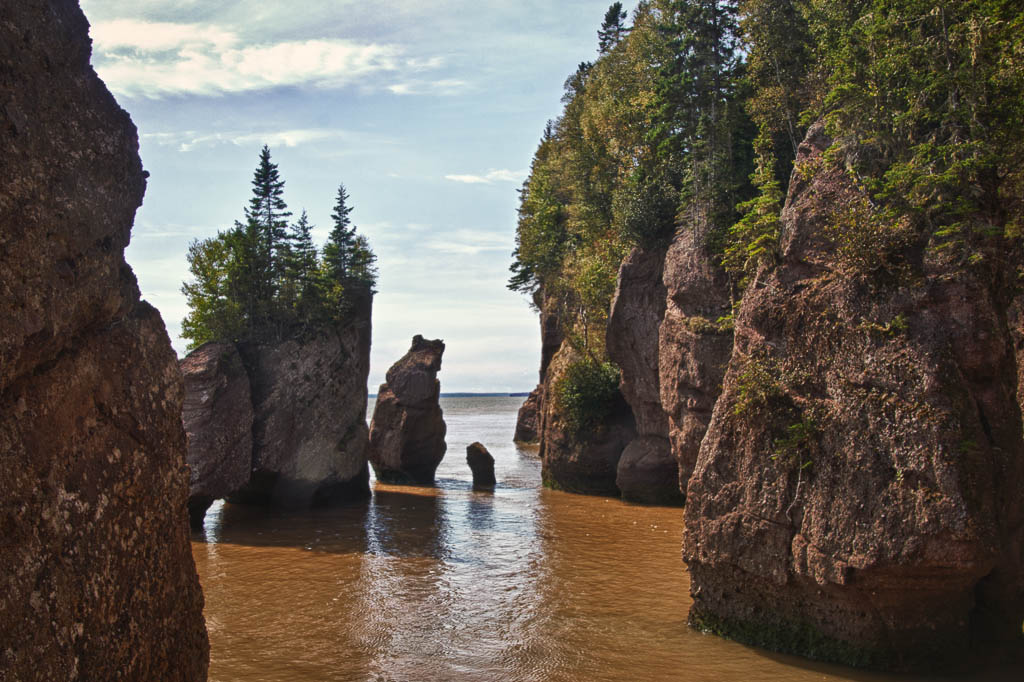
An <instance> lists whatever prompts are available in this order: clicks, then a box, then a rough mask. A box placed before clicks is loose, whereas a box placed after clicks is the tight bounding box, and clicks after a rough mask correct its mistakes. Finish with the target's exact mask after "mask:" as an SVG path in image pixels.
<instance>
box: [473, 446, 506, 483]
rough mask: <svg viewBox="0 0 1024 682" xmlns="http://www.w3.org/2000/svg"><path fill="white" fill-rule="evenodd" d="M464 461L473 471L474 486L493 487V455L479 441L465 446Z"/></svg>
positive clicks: (495, 481) (494, 481)
mask: <svg viewBox="0 0 1024 682" xmlns="http://www.w3.org/2000/svg"><path fill="white" fill-rule="evenodd" d="M466 462H467V463H468V464H469V468H470V470H472V472H473V487H474V488H493V487H494V486H495V485H497V483H498V482H497V480H495V478H494V457H492V456H491V453H489V452H488V451H487V448H485V447H484V446H483V445H482V444H481V443H473V444H472V445H469V446H466Z"/></svg>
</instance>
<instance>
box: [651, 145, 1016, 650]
mask: <svg viewBox="0 0 1024 682" xmlns="http://www.w3.org/2000/svg"><path fill="white" fill-rule="evenodd" d="M828 143H829V142H828V140H827V139H825V136H824V133H823V131H822V128H821V126H815V127H813V128H812V129H811V131H810V132H809V133H808V137H807V140H805V142H804V144H803V145H802V146H801V148H800V156H799V158H798V161H797V163H798V165H801V164H802V167H804V168H813V167H814V166H813V164H816V163H819V161H820V159H821V155H822V152H823V150H824V149H825V148H826V147H827V145H828ZM851 191H853V190H852V188H851V187H850V185H849V181H848V180H847V178H846V175H845V173H843V171H842V170H841V169H836V168H830V167H822V168H820V169H819V170H818V171H817V172H816V173H814V175H813V177H812V178H811V179H810V180H806V179H804V178H802V177H801V176H800V175H799V174H794V176H793V182H792V184H791V188H790V195H789V198H788V200H787V205H786V209H785V211H784V213H783V240H782V244H783V260H782V263H781V264H780V265H779V266H778V268H777V269H776V270H775V271H773V272H771V273H769V274H766V275H765V276H764V277H763V279H762V281H760V282H759V283H757V284H756V285H755V286H752V287H751V288H750V289H749V290H748V291H747V293H746V295H745V297H744V300H743V303H742V307H741V310H740V312H739V315H738V318H737V323H736V348H735V351H734V353H733V356H732V360H731V362H730V365H729V370H728V373H727V376H726V379H725V388H724V392H723V394H722V397H721V399H720V400H719V402H718V404H717V405H716V407H715V410H714V417H713V419H712V422H711V425H710V427H709V429H708V432H707V435H706V437H705V439H704V442H703V444H702V446H701V448H700V455H699V458H698V460H697V464H696V468H695V470H694V473H693V476H692V477H691V479H690V482H689V488H688V490H687V507H686V512H685V517H686V536H685V537H686V539H685V547H684V558H685V560H686V562H687V564H688V566H689V569H690V572H691V576H692V577H691V593H692V595H693V599H694V605H693V609H692V611H691V619H692V620H693V621H694V622H696V623H698V624H700V625H703V626H706V627H708V628H711V629H713V630H715V631H718V632H722V633H725V634H728V635H730V636H733V637H735V638H737V639H741V640H744V641H747V642H752V643H755V644H759V645H762V646H766V647H770V648H774V649H779V650H786V651H792V652H796V653H800V654H803V655H807V656H811V657H816V658H823V659H830V660H837V661H842V662H845V663H852V664H860V665H872V666H883V667H890V668H914V667H933V666H936V665H942V664H943V663H945V662H948V661H950V660H951V659H952V660H956V659H959V658H961V657H962V656H963V654H964V650H965V649H966V648H967V647H968V646H969V645H970V643H971V642H972V638H976V639H992V638H997V637H1002V638H1006V639H1016V640H1018V641H1019V639H1020V624H1021V620H1022V616H1024V612H1022V608H1021V607H1022V594H1024V586H1022V572H1021V564H1022V556H1021V554H1022V547H1024V537H1022V532H1024V524H1022V521H1024V510H1022V503H1024V501H1022V498H1021V495H1020V490H1021V489H1022V484H1024V452H1022V449H1024V448H1022V440H1021V413H1020V407H1019V405H1018V400H1017V365H1016V362H1015V359H1014V354H1013V344H1012V343H1011V335H1010V331H1009V330H1008V329H1007V323H1006V315H1005V301H1002V300H1001V296H1000V294H999V292H1000V291H1001V290H1005V289H1004V287H1003V284H1002V283H1000V282H999V281H998V278H997V276H995V275H992V273H991V272H990V273H989V274H988V275H986V274H982V273H983V271H982V269H980V268H979V269H977V270H973V271H972V270H970V269H967V268H963V267H960V266H949V265H946V264H944V263H943V262H941V261H939V260H938V259H937V257H936V256H935V255H934V254H929V252H927V251H922V252H920V258H921V259H922V260H921V261H920V263H919V264H918V265H916V266H914V267H915V268H916V269H917V271H918V274H915V275H913V276H906V277H905V278H903V279H902V280H901V279H900V278H897V277H890V278H888V279H883V278H875V279H868V280H864V279H858V278H856V277H847V276H844V275H842V274H841V273H839V272H837V270H836V264H837V262H838V261H839V256H838V254H837V251H836V247H835V246H834V245H833V244H832V243H831V242H830V241H829V240H828V238H827V235H826V234H825V232H824V227H825V225H826V223H827V220H828V210H829V208H830V207H831V206H834V205H837V204H839V203H841V200H842V199H843V198H844V197H845V196H846V194H845V193H848V192H851ZM664 390H665V389H664V384H663V392H664Z"/></svg>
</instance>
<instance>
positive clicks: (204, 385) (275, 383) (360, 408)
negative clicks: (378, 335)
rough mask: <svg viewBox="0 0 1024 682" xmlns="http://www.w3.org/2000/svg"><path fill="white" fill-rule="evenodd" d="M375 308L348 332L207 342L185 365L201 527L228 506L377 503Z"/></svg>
mask: <svg viewBox="0 0 1024 682" xmlns="http://www.w3.org/2000/svg"><path fill="white" fill-rule="evenodd" d="M370 306H371V303H370V301H369V299H367V300H366V301H364V302H363V305H362V306H360V307H358V308H357V310H356V312H355V313H354V314H353V316H352V318H351V320H350V321H349V323H348V324H346V325H345V326H343V327H341V328H339V329H321V330H319V331H318V332H317V333H316V334H315V335H312V336H308V337H306V336H304V337H300V338H293V339H289V340H286V341H283V342H280V343H242V344H238V345H237V347H236V345H235V344H223V343H218V344H206V345H203V346H200V347H199V348H197V349H196V350H194V351H193V352H192V353H190V354H189V356H188V357H187V358H185V360H183V361H182V370H183V372H184V374H185V379H186V382H185V388H186V402H185V405H186V410H185V413H184V419H185V427H186V431H187V432H188V435H189V463H190V465H191V466H192V472H193V473H192V489H191V499H190V507H191V508H192V510H193V525H201V521H202V516H201V514H203V513H205V511H206V508H207V507H208V506H209V503H210V502H211V501H212V500H214V499H218V498H229V499H231V500H232V501H234V502H241V503H249V504H271V505H275V506H284V507H302V506H309V505H314V506H316V505H322V504H330V503H335V502H343V501H347V500H352V499H360V498H364V497H367V496H369V493H370V489H369V476H370V474H369V467H368V465H367V448H368V445H369V438H368V433H369V432H368V429H367V427H366V403H367V394H366V379H367V376H368V375H369V370H370Z"/></svg>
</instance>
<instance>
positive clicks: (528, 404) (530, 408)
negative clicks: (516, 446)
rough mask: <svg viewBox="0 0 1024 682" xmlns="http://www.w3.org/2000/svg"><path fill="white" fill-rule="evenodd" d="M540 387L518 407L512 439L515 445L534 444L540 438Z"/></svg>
mask: <svg viewBox="0 0 1024 682" xmlns="http://www.w3.org/2000/svg"><path fill="white" fill-rule="evenodd" d="M541 390H542V389H541V387H540V386H537V388H535V389H533V391H531V392H530V395H529V396H527V398H526V400H524V401H523V404H522V405H521V406H520V407H519V414H518V415H517V416H516V431H515V435H514V436H513V437H512V438H513V440H515V442H517V443H536V442H537V440H538V439H539V438H540V402H541V401H540V394H541Z"/></svg>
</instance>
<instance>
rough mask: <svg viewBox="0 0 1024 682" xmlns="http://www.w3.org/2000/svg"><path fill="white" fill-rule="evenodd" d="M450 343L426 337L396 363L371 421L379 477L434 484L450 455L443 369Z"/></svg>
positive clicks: (417, 339)
mask: <svg viewBox="0 0 1024 682" xmlns="http://www.w3.org/2000/svg"><path fill="white" fill-rule="evenodd" d="M443 353H444V342H443V341H441V340H440V339H437V340H433V341H431V340H428V339H424V338H423V337H422V336H420V335H416V336H414V337H413V339H412V347H411V348H409V352H408V353H406V354H405V355H404V356H403V357H402V358H401V359H400V360H399V361H398V362H396V363H395V364H394V365H392V366H391V369H389V370H388V373H387V375H386V379H387V380H386V382H385V383H383V384H381V386H380V389H379V390H378V392H377V405H376V407H375V408H374V410H373V421H372V422H371V423H370V450H369V452H370V463H371V464H372V465H373V470H374V472H376V474H377V478H378V479H379V480H381V481H385V482H388V483H433V481H434V472H435V471H436V470H437V467H438V465H439V464H440V463H441V460H442V459H443V458H444V453H445V450H446V449H447V447H448V446H447V445H446V444H445V441H444V436H445V431H446V427H445V423H444V417H443V414H442V412H441V405H440V402H439V400H440V396H441V382H440V381H438V379H437V373H438V371H439V370H440V369H441V356H442V354H443Z"/></svg>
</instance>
